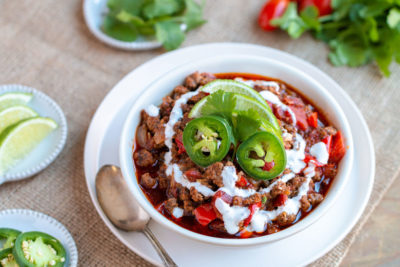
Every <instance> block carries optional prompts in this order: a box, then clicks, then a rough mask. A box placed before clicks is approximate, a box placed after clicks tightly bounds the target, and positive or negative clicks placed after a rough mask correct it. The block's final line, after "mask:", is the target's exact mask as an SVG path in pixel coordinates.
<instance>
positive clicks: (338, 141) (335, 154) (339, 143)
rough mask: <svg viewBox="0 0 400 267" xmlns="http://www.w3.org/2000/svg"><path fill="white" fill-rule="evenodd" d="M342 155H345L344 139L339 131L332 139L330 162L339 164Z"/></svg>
mask: <svg viewBox="0 0 400 267" xmlns="http://www.w3.org/2000/svg"><path fill="white" fill-rule="evenodd" d="M344 154H346V147H345V144H344V137H343V135H342V133H341V132H340V131H338V132H337V133H336V134H335V136H334V137H333V138H332V145H331V152H330V157H329V159H330V161H333V162H339V161H340V160H341V159H342V158H343V156H344Z"/></svg>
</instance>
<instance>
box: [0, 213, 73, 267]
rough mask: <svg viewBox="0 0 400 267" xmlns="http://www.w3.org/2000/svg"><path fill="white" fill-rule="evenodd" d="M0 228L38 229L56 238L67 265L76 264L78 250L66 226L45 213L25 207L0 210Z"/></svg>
mask: <svg viewBox="0 0 400 267" xmlns="http://www.w3.org/2000/svg"><path fill="white" fill-rule="evenodd" d="M0 228H13V229H16V230H19V231H21V232H30V231H40V232H44V233H46V234H49V235H52V236H54V237H55V238H57V239H58V240H59V241H60V242H61V244H62V245H63V246H64V248H65V251H66V252H67V258H66V261H65V262H66V264H65V266H68V267H76V266H78V250H77V248H76V245H75V241H74V239H73V238H72V236H71V234H70V233H69V232H68V230H67V228H65V226H64V225H62V224H61V223H60V222H58V221H57V220H56V219H54V218H52V217H50V216H47V215H46V214H43V213H40V212H37V211H33V210H26V209H10V210H2V211H0Z"/></svg>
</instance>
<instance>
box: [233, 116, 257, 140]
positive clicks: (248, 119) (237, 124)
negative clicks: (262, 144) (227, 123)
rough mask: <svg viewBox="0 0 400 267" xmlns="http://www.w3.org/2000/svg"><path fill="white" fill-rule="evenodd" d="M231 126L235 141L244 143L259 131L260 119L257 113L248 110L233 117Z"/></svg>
mask: <svg viewBox="0 0 400 267" xmlns="http://www.w3.org/2000/svg"><path fill="white" fill-rule="evenodd" d="M232 124H233V129H234V135H235V138H236V140H238V141H244V140H246V139H247V138H249V137H250V136H251V135H253V134H254V133H255V132H257V131H259V130H260V126H261V118H260V115H259V114H258V113H257V111H255V110H254V109H249V110H247V111H242V112H239V113H238V114H236V116H233V119H232Z"/></svg>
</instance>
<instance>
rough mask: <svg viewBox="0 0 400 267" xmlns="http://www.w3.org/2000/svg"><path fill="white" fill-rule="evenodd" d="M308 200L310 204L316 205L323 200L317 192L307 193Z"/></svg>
mask: <svg viewBox="0 0 400 267" xmlns="http://www.w3.org/2000/svg"><path fill="white" fill-rule="evenodd" d="M307 198H308V201H309V202H310V203H311V205H313V206H316V205H318V204H319V203H321V201H322V200H324V196H323V195H321V194H319V193H311V194H308V195H307Z"/></svg>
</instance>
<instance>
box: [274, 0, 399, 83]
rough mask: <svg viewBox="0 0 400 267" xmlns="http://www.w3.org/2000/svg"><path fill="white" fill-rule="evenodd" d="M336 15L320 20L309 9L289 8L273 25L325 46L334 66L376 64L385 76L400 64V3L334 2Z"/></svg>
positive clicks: (371, 0) (373, 0)
mask: <svg viewBox="0 0 400 267" xmlns="http://www.w3.org/2000/svg"><path fill="white" fill-rule="evenodd" d="M331 6H332V8H333V12H332V13H331V14H329V15H325V16H319V11H318V9H317V8H316V7H315V6H314V5H311V6H308V7H306V8H304V9H302V10H301V11H298V8H297V3H296V2H291V3H289V4H288V6H287V8H286V11H285V13H284V14H283V15H282V16H281V17H279V18H275V19H273V20H272V21H271V25H273V26H277V27H280V28H281V29H283V30H285V31H287V32H288V34H289V35H290V36H291V37H292V38H298V37H300V36H301V35H302V34H303V33H304V32H305V31H311V33H312V34H313V35H314V36H315V37H316V38H317V39H319V40H322V41H324V42H326V43H327V44H328V45H329V47H330V49H331V52H330V53H329V59H330V61H331V62H332V64H333V65H335V66H343V65H348V66H350V67H356V66H361V65H364V64H367V63H370V62H372V61H375V62H376V63H377V65H378V66H379V68H380V70H381V71H382V73H383V74H384V75H385V76H389V75H390V71H389V66H390V64H391V63H392V61H393V60H395V61H396V62H397V63H399V64H400V0H332V1H331Z"/></svg>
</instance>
